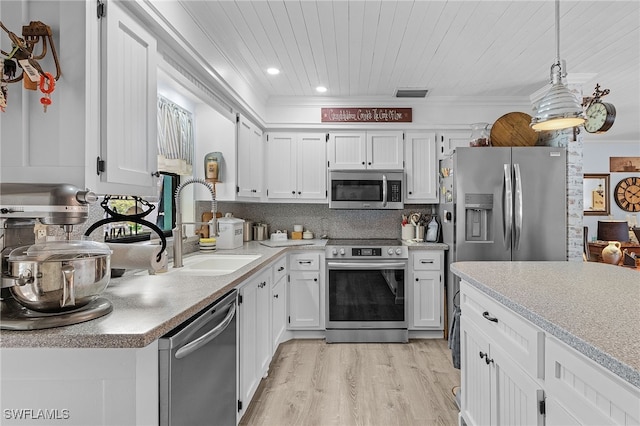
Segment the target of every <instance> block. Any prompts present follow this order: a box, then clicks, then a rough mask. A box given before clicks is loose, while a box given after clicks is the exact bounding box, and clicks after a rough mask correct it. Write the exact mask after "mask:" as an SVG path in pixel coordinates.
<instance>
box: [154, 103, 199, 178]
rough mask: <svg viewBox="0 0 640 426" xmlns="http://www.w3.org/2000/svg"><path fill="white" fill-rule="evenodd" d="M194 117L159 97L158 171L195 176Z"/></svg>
mask: <svg viewBox="0 0 640 426" xmlns="http://www.w3.org/2000/svg"><path fill="white" fill-rule="evenodd" d="M193 145H194V141H193V115H192V114H191V113H190V112H189V111H187V110H186V109H184V108H182V107H180V106H179V105H176V104H174V103H173V102H171V101H170V100H168V99H166V98H164V97H162V96H159V97H158V170H160V171H163V172H168V173H175V174H178V175H183V176H185V175H188V176H190V175H192V174H193Z"/></svg>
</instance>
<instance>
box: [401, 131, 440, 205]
mask: <svg viewBox="0 0 640 426" xmlns="http://www.w3.org/2000/svg"><path fill="white" fill-rule="evenodd" d="M404 164H405V172H406V185H405V186H406V195H405V200H406V202H407V203H412V204H413V203H416V204H419V203H437V202H438V159H437V157H436V135H435V133H433V132H407V133H406V135H405V163H404Z"/></svg>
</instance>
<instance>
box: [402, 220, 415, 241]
mask: <svg viewBox="0 0 640 426" xmlns="http://www.w3.org/2000/svg"><path fill="white" fill-rule="evenodd" d="M415 237H416V227H415V226H413V225H412V224H410V223H407V224H406V225H402V239H403V240H406V241H409V240H413V239H414V238H415Z"/></svg>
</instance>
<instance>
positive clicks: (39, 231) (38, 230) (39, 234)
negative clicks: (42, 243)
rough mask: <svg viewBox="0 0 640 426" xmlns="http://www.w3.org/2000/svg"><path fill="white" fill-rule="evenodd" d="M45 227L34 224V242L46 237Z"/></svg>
mask: <svg viewBox="0 0 640 426" xmlns="http://www.w3.org/2000/svg"><path fill="white" fill-rule="evenodd" d="M47 228H48V226H47V225H43V224H41V223H36V225H35V226H34V232H35V234H36V240H41V239H44V238H46V237H47Z"/></svg>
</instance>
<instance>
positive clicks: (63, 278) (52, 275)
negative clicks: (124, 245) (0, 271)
mask: <svg viewBox="0 0 640 426" xmlns="http://www.w3.org/2000/svg"><path fill="white" fill-rule="evenodd" d="M82 243H86V242H82ZM91 244H92V245H93V247H94V248H95V247H99V249H98V250H84V251H82V250H81V251H77V250H67V252H60V251H58V252H57V253H54V251H51V252H48V253H47V254H48V255H47V256H43V254H44V252H45V251H43V250H40V251H39V252H37V254H36V253H28V250H25V249H30V248H28V247H20V248H18V249H15V250H14V251H12V252H11V254H10V255H9V261H8V263H9V266H8V271H9V274H10V275H11V277H12V278H13V280H14V283H15V284H14V285H13V286H12V287H10V288H9V290H10V292H11V294H12V295H13V297H14V298H15V299H16V300H17V301H18V302H19V303H20V304H21V305H23V306H25V307H27V308H29V309H32V310H34V311H39V312H65V311H70V310H74V309H78V308H81V307H82V306H84V305H86V304H88V303H89V302H91V301H93V300H94V299H96V298H97V297H98V296H99V295H100V294H101V293H102V292H103V291H104V290H105V289H106V288H107V285H108V284H109V280H110V278H111V251H110V250H109V249H108V247H107V246H106V245H104V244H101V243H97V245H96V244H93V243H91ZM98 245H99V246H98ZM100 246H104V247H106V249H103V248H102V247H100ZM32 247H33V246H32ZM85 247H86V246H85ZM100 250H103V251H100Z"/></svg>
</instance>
